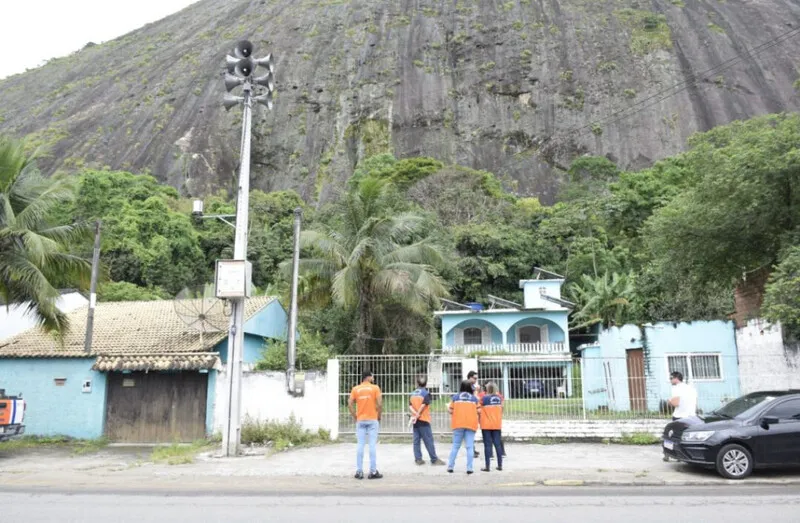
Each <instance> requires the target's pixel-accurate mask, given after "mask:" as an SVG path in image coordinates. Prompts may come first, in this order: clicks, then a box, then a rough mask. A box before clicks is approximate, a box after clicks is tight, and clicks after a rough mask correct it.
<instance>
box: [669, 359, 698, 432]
mask: <svg viewBox="0 0 800 523" xmlns="http://www.w3.org/2000/svg"><path fill="white" fill-rule="evenodd" d="M669 378H670V382H671V383H672V397H671V398H670V400H669V404H670V405H672V406H673V407H675V411H674V412H673V413H672V421H676V420H679V419H681V418H691V417H692V416H696V415H697V391H696V390H694V387H692V386H691V385H687V384H686V383H684V382H683V374H681V373H680V372H677V371H675V372H673V373H672V374H670V375H669Z"/></svg>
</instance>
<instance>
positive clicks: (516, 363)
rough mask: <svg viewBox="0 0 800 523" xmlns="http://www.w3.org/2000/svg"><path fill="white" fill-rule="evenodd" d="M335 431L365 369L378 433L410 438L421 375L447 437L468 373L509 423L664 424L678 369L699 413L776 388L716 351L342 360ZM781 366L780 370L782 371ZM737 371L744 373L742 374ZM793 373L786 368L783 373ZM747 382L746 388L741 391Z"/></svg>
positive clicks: (761, 366) (760, 369) (764, 375)
mask: <svg viewBox="0 0 800 523" xmlns="http://www.w3.org/2000/svg"><path fill="white" fill-rule="evenodd" d="M339 362H340V375H339V391H340V398H339V413H340V416H339V419H340V424H339V425H340V429H339V430H340V432H342V433H352V432H354V431H355V422H354V421H353V420H352V418H351V417H350V415H349V413H348V411H347V399H348V397H349V395H350V390H351V389H352V387H353V386H355V385H357V384H358V383H359V382H360V380H361V373H362V372H363V371H364V370H365V369H369V370H371V371H372V372H373V373H374V374H375V382H376V384H377V385H378V386H380V387H381V390H382V392H383V404H384V413H383V419H382V423H381V425H382V427H381V432H384V433H410V432H411V426H410V424H409V417H408V415H407V413H408V400H409V396H410V394H411V393H412V392H413V391H414V389H415V388H416V378H417V376H419V375H426V376H427V377H428V389H429V390H430V392H431V394H432V396H433V403H432V405H431V415H432V425H433V428H434V431H435V432H437V433H445V432H449V431H450V416H449V414H448V413H447V404H448V403H449V401H450V397H451V396H452V394H454V393H455V392H457V391H458V387H459V385H460V382H461V380H462V379H463V377H464V376H466V374H467V372H469V371H471V370H474V371H477V372H478V383H479V385H481V386H482V387H483V388H484V390H485V386H486V385H487V384H488V383H489V382H493V383H494V384H496V385H497V387H498V389H499V390H500V392H501V394H503V396H504V398H505V408H504V412H503V417H504V419H505V420H509V421H514V422H525V421H531V422H542V421H557V420H612V421H613V420H662V419H663V420H665V421H666V420H667V419H669V418H670V416H671V413H672V409H671V407H669V405H668V400H669V398H670V397H671V395H672V387H671V384H670V381H669V374H670V372H671V371H673V370H678V371H680V372H681V373H683V375H684V376H685V381H686V382H687V383H689V384H690V385H691V386H692V387H693V388H694V389H695V390H696V392H697V406H698V411H699V412H700V413H703V412H705V413H708V412H710V411H712V410H714V409H717V408H719V407H721V406H723V405H725V404H726V403H728V402H729V401H731V400H732V399H734V398H736V397H738V396H740V395H742V394H744V393H747V392H752V391H753V390H754V389H764V388H765V387H766V388H769V386H770V384H771V383H774V384H775V385H776V388H780V386H779V384H778V383H777V382H776V381H775V379H772V380H771V377H772V372H773V371H768V370H766V369H770V368H785V362H781V361H775V362H774V365H772V366H770V365H769V362H764V361H763V358H758V361H750V360H744V361H743V360H742V359H740V358H737V357H736V356H723V355H721V354H715V353H703V354H697V353H693V354H681V353H675V354H670V355H668V356H663V357H645V355H644V354H643V352H642V351H628V353H627V354H626V356H625V357H620V358H572V357H569V356H562V357H555V356H553V357H550V358H548V357H542V356H541V355H539V356H537V355H503V356H482V357H478V358H466V357H463V356H455V355H414V356H348V357H340V358H339ZM781 365H783V367H781ZM742 372H747V374H746V375H743V374H742ZM787 372H789V373H791V372H792V371H791V370H787ZM745 384H746V386H745Z"/></svg>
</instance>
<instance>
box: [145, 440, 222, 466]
mask: <svg viewBox="0 0 800 523" xmlns="http://www.w3.org/2000/svg"><path fill="white" fill-rule="evenodd" d="M213 446H214V444H213V443H212V442H211V441H208V440H205V439H201V440H197V441H195V442H193V443H189V444H183V443H173V444H172V445H164V446H160V447H156V448H155V449H153V453H152V454H151V455H150V461H152V462H153V463H166V464H168V465H188V464H189V463H194V458H195V457H196V456H197V455H198V454H199V453H201V452H203V451H206V450H210V449H211V448H212V447H213Z"/></svg>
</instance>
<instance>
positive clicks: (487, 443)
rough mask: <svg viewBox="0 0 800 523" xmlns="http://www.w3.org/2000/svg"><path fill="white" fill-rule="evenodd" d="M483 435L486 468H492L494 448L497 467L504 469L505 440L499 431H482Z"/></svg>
mask: <svg viewBox="0 0 800 523" xmlns="http://www.w3.org/2000/svg"><path fill="white" fill-rule="evenodd" d="M481 434H482V435H483V454H484V458H485V459H486V468H487V469H488V468H491V465H492V463H491V459H492V446H494V450H495V453H496V454H497V466H498V467H500V468H502V467H503V440H502V438H501V437H500V431H499V430H485V429H484V430H481Z"/></svg>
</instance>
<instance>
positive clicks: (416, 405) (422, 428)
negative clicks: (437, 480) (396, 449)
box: [408, 376, 444, 465]
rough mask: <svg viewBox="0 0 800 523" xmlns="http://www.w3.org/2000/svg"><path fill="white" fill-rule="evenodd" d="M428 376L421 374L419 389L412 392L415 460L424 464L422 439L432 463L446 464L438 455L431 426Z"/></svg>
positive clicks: (411, 406) (410, 400) (418, 383)
mask: <svg viewBox="0 0 800 523" xmlns="http://www.w3.org/2000/svg"><path fill="white" fill-rule="evenodd" d="M427 385H428V378H427V377H425V376H419V377H418V378H417V387H419V388H418V389H417V390H415V391H414V392H412V393H411V399H409V401H408V407H409V410H410V411H411V423H412V424H413V425H414V445H413V448H414V460H415V461H416V463H417V465H424V464H425V461H424V460H423V459H422V446H421V445H420V441H423V442H425V449H426V450H427V451H428V457H430V458H431V465H444V461H442V460H440V459H439V458H438V457H437V456H436V445H435V444H434V443H433V429H432V428H431V393H430V392H428V389H427V388H426V387H427Z"/></svg>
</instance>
